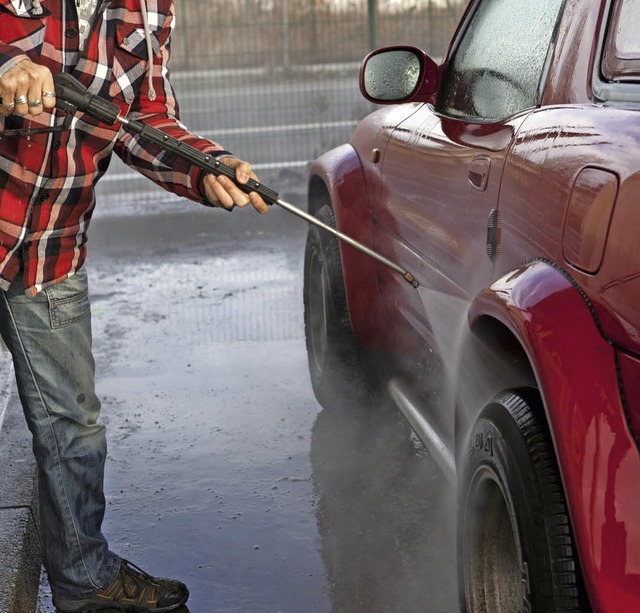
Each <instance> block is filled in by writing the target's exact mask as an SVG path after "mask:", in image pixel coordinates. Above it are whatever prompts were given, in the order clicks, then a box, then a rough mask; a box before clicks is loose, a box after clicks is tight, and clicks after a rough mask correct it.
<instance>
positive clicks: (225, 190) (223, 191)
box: [204, 157, 269, 214]
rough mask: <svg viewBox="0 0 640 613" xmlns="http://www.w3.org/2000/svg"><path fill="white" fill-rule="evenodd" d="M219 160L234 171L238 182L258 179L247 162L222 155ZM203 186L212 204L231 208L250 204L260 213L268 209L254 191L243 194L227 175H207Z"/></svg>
mask: <svg viewBox="0 0 640 613" xmlns="http://www.w3.org/2000/svg"><path fill="white" fill-rule="evenodd" d="M220 161H221V162H222V163H223V164H226V165H227V166H230V167H231V168H233V169H234V170H235V171H236V179H237V180H238V183H243V184H244V183H246V182H247V181H248V180H249V178H252V179H253V180H254V181H257V180H258V177H256V175H255V174H253V172H252V171H251V164H249V162H243V161H242V160H239V159H237V158H233V157H223V158H220ZM204 188H205V190H206V192H207V198H208V199H209V202H210V203H211V204H213V205H214V206H220V207H222V208H225V209H228V210H231V209H232V208H233V207H235V206H240V207H244V206H247V205H248V204H251V205H253V207H254V208H255V209H256V211H258V213H260V214H264V213H266V212H267V211H268V210H269V206H268V205H267V203H266V202H265V201H264V200H263V199H262V198H261V197H260V196H259V195H258V194H257V193H256V192H251V193H250V194H245V193H244V192H243V191H242V190H241V189H240V188H239V187H238V186H237V185H236V184H235V183H234V182H233V181H232V180H231V179H229V178H228V177H224V176H219V177H216V176H215V175H207V176H206V177H205V179H204Z"/></svg>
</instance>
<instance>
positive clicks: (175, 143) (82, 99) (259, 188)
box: [53, 73, 419, 288]
mask: <svg viewBox="0 0 640 613" xmlns="http://www.w3.org/2000/svg"><path fill="white" fill-rule="evenodd" d="M53 80H54V82H55V87H56V106H57V107H58V108H59V109H61V110H63V111H65V112H66V113H67V116H73V115H74V114H75V113H76V112H77V111H81V112H83V113H86V114H87V115H89V116H90V117H93V118H94V119H97V120H98V121H102V122H103V123H106V124H107V125H110V126H111V125H113V124H115V123H116V122H118V123H120V124H121V125H122V126H123V127H124V129H125V130H128V131H129V132H132V133H134V134H138V135H140V137H141V138H143V139H144V140H146V141H148V142H150V143H153V144H155V145H158V146H159V147H161V148H162V149H163V150H165V151H169V152H171V153H173V154H174V155H176V156H178V157H180V158H182V159H185V160H187V161H188V162H191V163H192V164H194V165H195V166H197V167H199V168H201V169H202V170H204V171H205V172H207V173H210V174H212V175H215V176H220V175H223V176H225V177H228V178H229V179H231V180H232V181H233V182H234V183H235V184H236V185H237V186H238V187H239V188H240V189H241V190H242V191H244V192H245V193H247V194H248V193H250V192H256V193H258V194H259V195H260V196H261V197H262V199H263V200H264V201H265V202H266V203H267V204H268V205H273V204H277V205H278V206H280V207H282V208H283V209H286V210H287V211H289V212H291V213H293V214H294V215H297V216H298V217H301V218H302V219H305V220H306V221H308V222H309V223H312V224H314V225H316V226H318V227H320V228H322V229H323V230H326V231H327V232H330V233H331V234H333V235H334V236H336V237H337V238H339V239H340V240H342V241H344V242H345V243H347V244H349V245H351V246H352V247H354V248H356V249H358V250H359V251H361V252H363V253H365V254H366V255H368V256H370V257H372V258H373V259H374V260H377V261H378V262H380V263H381V264H384V265H385V266H388V267H389V268H391V269H392V270H394V271H396V272H398V273H400V274H401V275H402V276H403V277H404V279H405V280H406V281H407V282H408V283H410V284H411V285H412V286H413V287H416V288H417V287H419V283H418V282H417V281H416V279H415V278H414V276H413V275H412V274H411V273H410V272H408V271H406V270H404V268H402V267H401V266H398V265H397V264H395V263H394V262H392V261H390V260H388V259H387V258H386V257H384V256H383V255H381V254H379V253H377V252H375V251H373V250H372V249H370V248H369V247H367V246H366V245H363V244H362V243H359V242H358V241H356V240H354V239H353V238H351V237H350V236H348V235H346V234H344V233H342V232H340V231H338V230H336V229H335V228H333V227H331V226H329V225H327V224H325V223H323V222H321V221H320V220H318V219H316V218H315V217H314V216H313V215H309V213H307V212H305V211H303V210H301V209H299V208H298V207H295V206H294V205H292V204H290V203H288V202H286V201H284V200H282V199H281V198H280V197H279V196H278V194H277V193H276V192H275V191H273V190H272V189H270V188H268V187H266V186H265V185H262V183H260V182H259V181H255V180H254V179H249V180H248V181H247V183H246V184H241V183H238V182H237V181H236V174H235V170H234V169H233V168H231V167H230V166H227V165H226V164H223V163H222V162H220V161H219V160H217V159H216V158H215V157H212V156H210V155H207V154H206V153H203V152H201V151H198V150H197V149H196V148H195V147H192V146H190V145H187V144H185V143H183V142H181V141H179V140H178V139H177V138H173V137H172V136H169V135H168V134H166V133H165V132H163V131H162V130H158V129H157V128H154V127H153V126H149V125H147V124H145V123H143V122H141V121H135V120H132V119H128V118H126V117H122V116H121V114H120V107H119V106H118V105H116V104H113V103H112V102H109V101H108V100H105V99H104V98H101V97H99V96H96V95H94V94H91V93H89V92H88V91H87V89H86V88H85V87H84V85H82V83H80V82H79V81H78V80H77V79H76V78H75V77H73V76H71V75H70V74H68V73H59V74H56V75H54V77H53Z"/></svg>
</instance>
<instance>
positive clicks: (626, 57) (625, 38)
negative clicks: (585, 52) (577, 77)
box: [602, 0, 640, 81]
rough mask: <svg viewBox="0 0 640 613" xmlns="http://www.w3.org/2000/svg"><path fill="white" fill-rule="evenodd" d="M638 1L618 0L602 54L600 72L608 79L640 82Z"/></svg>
mask: <svg viewBox="0 0 640 613" xmlns="http://www.w3.org/2000/svg"><path fill="white" fill-rule="evenodd" d="M639 31H640V0H617V2H615V4H614V5H613V12H612V16H611V21H610V23H609V28H608V31H607V38H606V42H605V48H604V53H603V56H602V74H603V76H604V78H605V79H607V80H608V81H640V36H639V35H638V32H639Z"/></svg>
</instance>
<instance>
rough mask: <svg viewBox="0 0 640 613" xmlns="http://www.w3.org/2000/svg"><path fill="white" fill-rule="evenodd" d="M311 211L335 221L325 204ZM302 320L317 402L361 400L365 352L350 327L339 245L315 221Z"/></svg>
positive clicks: (308, 248) (306, 262) (328, 221)
mask: <svg viewBox="0 0 640 613" xmlns="http://www.w3.org/2000/svg"><path fill="white" fill-rule="evenodd" d="M315 217H316V218H317V219H318V221H320V222H322V223H324V224H326V225H328V226H330V227H332V228H335V227H336V221H335V216H334V213H333V211H332V209H331V208H330V207H329V206H328V205H326V204H325V205H323V206H322V207H321V208H320V209H319V211H318V212H317V213H316V215H315ZM304 326H305V338H306V345H307V356H308V359H309V373H310V377H311V384H312V386H313V391H314V393H315V395H316V398H317V399H318V401H319V402H320V404H321V405H322V406H323V407H325V408H333V407H335V406H338V405H344V404H345V403H348V404H352V403H354V402H361V401H362V400H363V399H364V398H365V396H366V393H367V391H368V390H369V381H368V378H367V374H366V366H365V362H366V352H365V350H364V348H363V347H362V346H361V345H360V344H359V343H358V341H357V339H356V337H355V334H354V333H353V329H352V327H351V319H350V317H349V310H348V307H347V296H346V291H345V287H344V280H343V275H342V262H341V259H340V246H339V244H338V239H337V238H336V237H335V236H334V235H333V234H331V233H329V232H327V231H326V230H322V229H320V228H318V227H317V226H314V225H310V226H309V232H308V234H307V243H306V248H305V257H304Z"/></svg>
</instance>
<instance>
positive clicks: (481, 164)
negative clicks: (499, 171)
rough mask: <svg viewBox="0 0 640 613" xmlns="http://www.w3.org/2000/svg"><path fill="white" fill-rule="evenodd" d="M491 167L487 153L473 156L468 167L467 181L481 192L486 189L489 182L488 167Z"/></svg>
mask: <svg viewBox="0 0 640 613" xmlns="http://www.w3.org/2000/svg"><path fill="white" fill-rule="evenodd" d="M490 167H491V158H490V157H489V156H488V155H479V156H478V157H476V158H474V159H473V161H472V162H471V166H470V167H469V183H471V185H472V186H473V187H474V188H475V189H477V190H478V191H481V192H483V191H484V190H485V189H487V183H488V182H489V168H490Z"/></svg>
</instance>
